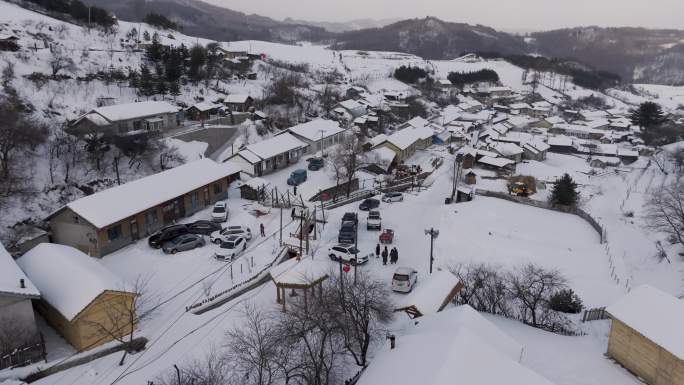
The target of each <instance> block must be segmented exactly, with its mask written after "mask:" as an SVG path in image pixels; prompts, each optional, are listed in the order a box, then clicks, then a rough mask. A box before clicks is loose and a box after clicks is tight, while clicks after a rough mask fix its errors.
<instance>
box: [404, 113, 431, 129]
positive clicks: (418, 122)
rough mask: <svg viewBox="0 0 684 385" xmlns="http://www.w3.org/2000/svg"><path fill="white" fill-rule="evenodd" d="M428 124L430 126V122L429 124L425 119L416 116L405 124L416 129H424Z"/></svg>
mask: <svg viewBox="0 0 684 385" xmlns="http://www.w3.org/2000/svg"><path fill="white" fill-rule="evenodd" d="M428 124H430V122H428V121H427V120H425V118H423V117H420V116H416V117H415V118H413V119H411V120H409V121H407V122H406V123H404V125H406V126H411V127H414V128H419V127H424V126H427V125H428Z"/></svg>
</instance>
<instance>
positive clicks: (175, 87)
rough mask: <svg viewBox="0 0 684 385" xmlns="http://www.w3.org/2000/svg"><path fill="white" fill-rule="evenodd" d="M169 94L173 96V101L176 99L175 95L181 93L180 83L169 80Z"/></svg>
mask: <svg viewBox="0 0 684 385" xmlns="http://www.w3.org/2000/svg"><path fill="white" fill-rule="evenodd" d="M169 94H171V95H172V96H173V100H174V101H175V100H176V96H178V95H180V94H181V89H180V85H179V84H178V82H177V81H175V82H171V83H170V84H169Z"/></svg>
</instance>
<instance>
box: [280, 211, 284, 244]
mask: <svg viewBox="0 0 684 385" xmlns="http://www.w3.org/2000/svg"><path fill="white" fill-rule="evenodd" d="M280 246H283V205H280Z"/></svg>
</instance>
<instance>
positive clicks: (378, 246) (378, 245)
mask: <svg viewBox="0 0 684 385" xmlns="http://www.w3.org/2000/svg"><path fill="white" fill-rule="evenodd" d="M375 258H380V244H379V243H378V244H377V245H375Z"/></svg>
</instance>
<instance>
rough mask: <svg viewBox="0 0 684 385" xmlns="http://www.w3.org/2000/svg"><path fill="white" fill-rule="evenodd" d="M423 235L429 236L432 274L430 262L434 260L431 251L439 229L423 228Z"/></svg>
mask: <svg viewBox="0 0 684 385" xmlns="http://www.w3.org/2000/svg"><path fill="white" fill-rule="evenodd" d="M425 235H429V236H430V274H432V262H434V260H435V258H434V257H433V256H432V251H433V250H434V245H435V238H437V237H438V236H439V230H435V229H433V228H430V230H425Z"/></svg>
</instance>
